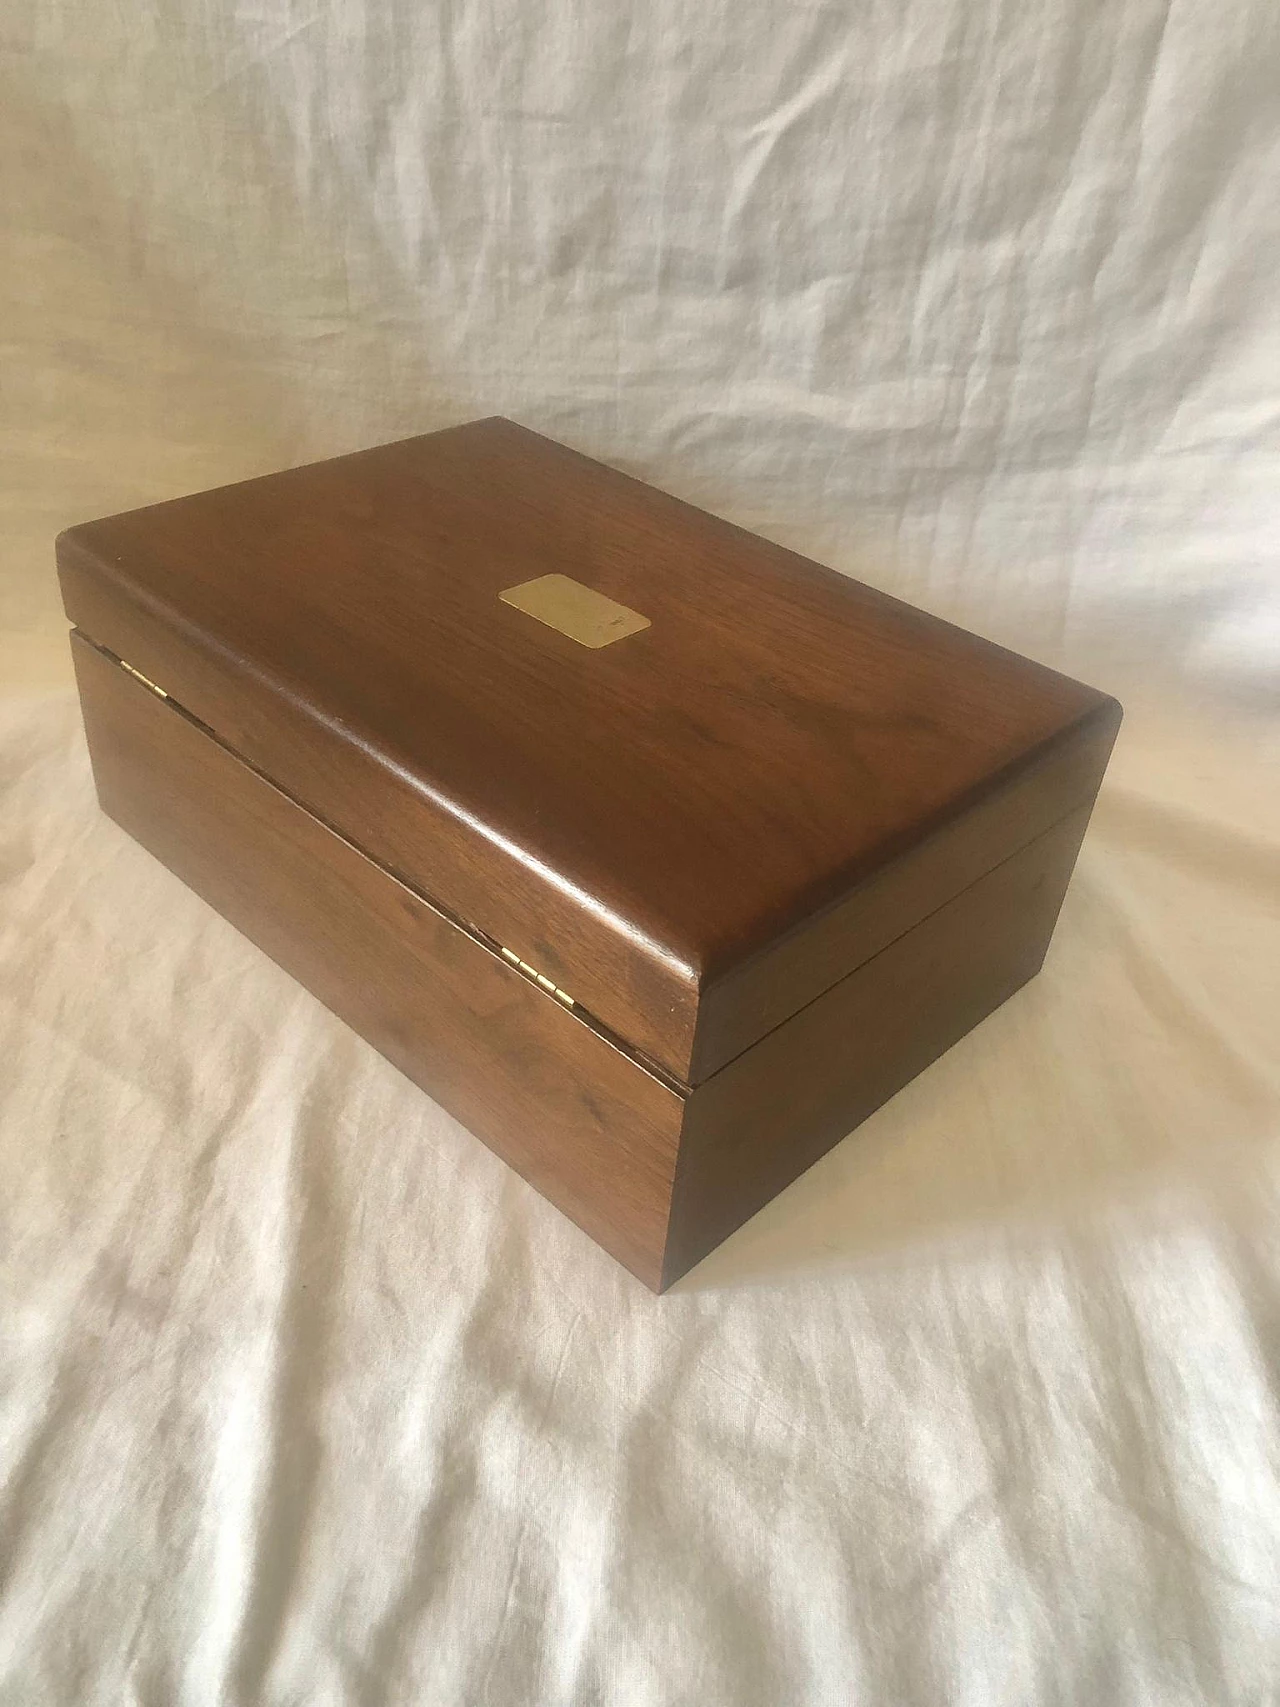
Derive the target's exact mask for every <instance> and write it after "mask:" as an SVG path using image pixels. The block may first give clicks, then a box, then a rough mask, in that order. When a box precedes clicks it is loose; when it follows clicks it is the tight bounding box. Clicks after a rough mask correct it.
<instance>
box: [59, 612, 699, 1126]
mask: <svg viewBox="0 0 1280 1707" xmlns="http://www.w3.org/2000/svg"><path fill="white" fill-rule="evenodd" d="M72 633H73V634H75V635H76V636H77V637H78V638H79V639H80V640H83V641H84V643H85V644H86V645H87V646H92V648H93V650H94V651H95V652H97V653H98V654H99V655H100V656H102V657H103V658H105V659H107V661H108V662H109V663H112V664H114V665H116V667H117V668H118V669H120V670H123V671H124V672H125V673H126V674H127V675H129V676H131V677H132V678H133V680H134V681H136V682H137V683H138V684H139V686H141V687H143V688H145V689H146V690H147V692H148V693H150V694H151V695H152V696H153V697H154V698H155V699H159V700H162V701H163V702H164V704H165V705H166V706H168V707H169V709H170V710H172V711H174V712H176V713H177V714H178V716H179V717H181V718H183V719H184V720H185V721H186V722H187V723H190V724H191V725H192V727H193V728H195V729H198V730H199V731H200V733H201V734H202V735H204V736H207V738H208V739H209V740H210V741H212V742H213V743H214V745H215V746H217V747H220V748H221V749H222V751H223V752H224V753H226V754H228V756H229V757H231V758H233V759H234V760H235V761H236V763H237V764H239V765H243V766H244V768H245V770H247V771H249V772H250V773H251V774H252V775H253V776H256V777H257V778H258V779H259V781H260V782H265V783H266V784H267V786H268V788H272V789H274V790H275V792H276V793H277V794H279V795H281V796H282V797H283V798H284V799H285V800H287V801H288V802H289V804H290V805H291V806H296V807H297V808H298V810H299V811H300V812H305V813H306V814H307V816H308V817H309V818H312V819H314V820H315V822H316V823H317V824H319V825H321V826H322V828H324V829H325V830H327V831H328V832H329V834H330V835H331V836H335V837H336V838H337V840H338V841H340V842H342V843H343V844H344V845H345V846H347V847H349V848H350V849H351V850H352V852H353V853H357V854H359V855H360V857H361V859H364V860H367V861H368V863H369V864H370V865H371V866H373V867H374V868H375V870H377V871H380V872H381V873H382V874H383V876H384V877H386V878H388V879H390V881H391V882H392V883H395V884H398V885H399V887H400V888H401V889H404V890H406V891H407V892H408V893H409V894H410V895H412V896H413V897H414V899H415V900H416V901H419V902H421V903H422V905H423V906H424V907H429V908H430V910H431V911H432V912H433V913H435V914H436V915H437V917H438V918H440V919H442V920H443V921H444V922H445V924H447V925H450V926H452V927H453V929H454V930H456V931H460V932H461V933H462V935H463V936H465V937H467V938H468V939H469V940H470V941H471V942H474V943H476V944H477V946H479V947H480V948H483V949H484V950H485V952H486V953H488V954H491V955H492V956H493V957H494V959H496V960H500V961H501V962H502V964H503V965H504V966H506V967H508V968H509V969H510V970H511V971H512V972H514V973H516V975H517V976H518V977H520V978H521V979H522V980H523V981H524V982H525V983H527V984H530V985H532V986H533V988H534V989H535V990H536V991H537V992H538V993H539V994H540V995H544V996H546V997H547V998H548V1000H551V1001H554V1002H555V1004H556V1006H557V1007H559V1008H562V1009H563V1010H564V1012H565V1013H567V1014H568V1015H569V1016H570V1017H571V1018H572V1019H575V1020H577V1021H578V1023H579V1024H580V1025H584V1026H586V1028H587V1030H588V1031H593V1032H595V1034H596V1036H597V1037H599V1038H600V1039H601V1041H602V1042H604V1043H607V1044H608V1045H609V1047H610V1048H611V1049H613V1050H615V1051H616V1052H617V1053H618V1054H619V1055H622V1056H625V1057H626V1059H627V1060H628V1061H630V1062H631V1063H632V1065H633V1066H636V1067H638V1068H639V1069H640V1071H641V1072H642V1073H646V1074H648V1076H649V1077H650V1078H651V1079H656V1080H657V1081H658V1083H659V1084H660V1085H662V1086H663V1087H664V1088H665V1089H666V1090H669V1091H672V1092H674V1093H675V1095H677V1096H679V1097H682V1098H687V1097H689V1096H690V1095H691V1094H692V1091H693V1087H692V1086H691V1085H688V1084H686V1083H685V1082H684V1081H683V1080H682V1079H678V1078H677V1077H676V1076H675V1074H674V1073H671V1072H668V1071H667V1069H666V1068H665V1067H663V1066H661V1065H660V1064H659V1063H658V1062H657V1061H653V1060H650V1059H649V1058H648V1057H647V1056H646V1055H645V1054H644V1053H643V1051H641V1050H638V1049H636V1048H635V1047H634V1046H633V1045H632V1044H630V1043H628V1042H627V1040H626V1039H625V1038H624V1037H622V1036H620V1035H619V1033H618V1032H616V1031H614V1030H613V1028H612V1026H609V1025H606V1024H605V1022H604V1021H603V1020H601V1019H598V1018H597V1017H596V1015H595V1014H593V1013H592V1012H591V1011H590V1009H588V1008H585V1007H583V1005H582V1003H581V1002H579V1001H577V1000H576V999H575V998H574V997H573V996H571V995H570V994H569V992H568V991H567V990H564V989H561V987H560V986H559V985H558V984H555V983H553V982H552V980H551V979H550V978H548V977H546V975H545V974H544V973H541V972H539V971H538V970H537V969H536V967H533V966H531V965H530V964H529V963H528V961H526V960H522V959H521V957H520V956H519V955H518V954H517V953H516V952H515V950H514V949H511V948H507V947H506V946H505V945H504V944H503V943H501V942H499V941H498V939H497V938H496V937H494V936H491V935H490V934H489V932H488V931H485V930H482V929H481V927H480V926H479V925H476V924H472V923H471V922H470V921H469V920H467V919H464V918H463V917H462V916H461V915H460V914H458V913H455V912H454V911H453V909H452V908H451V907H448V906H446V905H445V903H444V902H442V901H439V900H437V899H436V898H435V896H433V895H429V894H428V893H427V892H426V891H425V890H424V889H421V888H420V887H419V886H418V885H417V884H416V883H411V882H410V881H409V879H408V878H407V877H404V876H403V875H402V874H401V873H400V872H398V871H395V870H394V869H393V868H392V867H391V866H389V865H387V864H385V863H384V862H383V861H382V860H380V859H375V858H374V856H373V855H372V854H371V853H370V852H369V851H368V849H367V848H363V847H361V845H360V843H359V842H357V841H356V840H355V839H354V838H353V837H351V836H349V835H348V834H347V833H346V831H345V830H342V829H339V827H338V826H337V825H336V824H335V823H333V821H332V820H331V819H329V818H326V817H325V816H324V814H323V813H322V812H317V811H316V810H315V808H314V807H312V806H309V805H308V804H307V802H306V801H305V800H301V799H299V797H298V796H297V795H296V794H292V793H291V792H290V791H289V790H288V789H287V788H283V787H281V785H280V784H279V783H278V782H277V781H276V780H275V778H274V777H273V776H271V775H270V774H269V773H268V772H266V771H264V770H263V769H262V768H261V767H260V766H258V765H255V764H254V763H253V761H252V760H251V759H247V758H246V757H245V756H244V754H243V753H241V752H238V751H237V750H236V748H235V747H233V746H232V745H231V744H230V743H229V742H227V741H224V740H223V739H222V737H221V736H220V735H219V734H218V732H217V730H216V729H213V728H211V727H210V725H209V724H207V723H205V722H204V721H203V719H201V718H199V717H197V716H196V715H195V713H194V712H191V711H188V710H187V708H186V706H185V705H183V704H182V702H181V701H180V700H177V699H175V698H174V697H173V695H172V694H171V693H168V692H166V691H165V689H164V688H162V687H160V686H159V684H158V683H156V682H153V681H152V680H151V678H150V677H149V676H144V675H143V673H142V671H141V670H137V669H135V668H134V667H133V665H132V664H130V663H129V662H128V661H127V660H126V659H124V658H122V657H120V655H119V654H118V653H116V652H113V651H112V650H111V649H110V647H108V646H102V645H100V644H99V643H98V642H97V641H96V640H94V639H93V638H92V637H91V636H90V635H88V634H86V633H85V631H84V630H83V629H82V628H75V629H73V630H72Z"/></svg>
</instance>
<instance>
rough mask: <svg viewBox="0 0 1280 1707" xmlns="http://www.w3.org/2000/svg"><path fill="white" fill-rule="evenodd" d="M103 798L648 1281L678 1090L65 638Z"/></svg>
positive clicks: (675, 1134) (662, 1214)
mask: <svg viewBox="0 0 1280 1707" xmlns="http://www.w3.org/2000/svg"><path fill="white" fill-rule="evenodd" d="M72 650H73V653H74V656H75V664H76V674H77V677H78V680H79V684H80V693H81V700H82V704H83V707H84V716H85V728H86V731H87V733H88V738H89V750H90V753H91V756H92V759H93V769H94V777H95V780H96V783H97V787H98V793H99V798H100V800H101V802H102V806H103V808H104V810H105V811H106V812H107V813H109V814H110V816H111V817H112V818H114V819H115V820H116V822H117V823H119V824H121V825H122V826H123V827H124V828H125V829H126V830H128V831H129V832H130V833H131V834H132V835H134V836H135V837H136V838H137V839H138V840H139V841H140V842H141V843H142V844H143V845H144V846H145V847H147V848H149V849H150V850H151V851H152V853H154V854H155V855H156V856H157V857H158V858H159V859H161V860H163V862H164V863H165V865H167V866H168V867H169V868H170V870H172V871H174V872H176V873H177V875H178V876H179V877H181V878H182V879H183V881H184V882H186V883H188V884H189V885H190V886H191V888H193V889H194V890H195V891H196V892H197V894H199V895H202V896H203V897H204V898H205V900H207V901H208V902H210V904H211V905H212V906H214V907H216V908H217V910H218V911H219V912H220V913H222V914H223V915H224V916H225V917H226V918H228V919H229V920H231V922H232V923H233V924H234V925H237V926H238V927H239V928H240V929H241V930H242V931H243V932H244V933H245V935H246V936H248V937H250V938H251V939H252V940H253V941H254V942H256V943H257V944H258V946H259V947H260V948H262V949H264V950H265V951H266V953H267V954H269V955H270V956H271V958H272V959H273V960H275V961H276V962H278V964H279V965H281V966H283V967H284V968H285V970H286V971H288V972H290V973H292V974H293V976H294V977H295V978H297V979H298V981H299V982H300V983H302V984H304V985H305V986H306V987H307V988H308V989H309V990H310V991H311V992H312V993H313V994H314V995H316V996H318V997H319V999H320V1000H321V1001H322V1002H323V1003H324V1004H325V1005H326V1006H327V1007H329V1008H331V1009H332V1011H333V1012H334V1013H336V1014H338V1015H339V1016H340V1017H341V1018H343V1019H345V1020H346V1021H348V1023H349V1024H350V1025H352V1026H353V1027H354V1029H355V1030H356V1031H358V1032H360V1033H361V1035H362V1036H364V1037H365V1038H367V1039H368V1040H369V1042H371V1043H372V1044H373V1045H374V1046H375V1047H376V1048H377V1049H379V1050H380V1051H381V1052H382V1053H383V1054H384V1055H386V1056H387V1057H388V1059H389V1060H391V1061H393V1062H395V1064H396V1065H397V1066H398V1067H399V1068H401V1070H402V1071H403V1072H405V1073H406V1074H407V1075H408V1076H409V1077H410V1078H411V1079H413V1080H414V1081H415V1082H416V1083H418V1084H419V1085H421V1086H422V1087H423V1089H424V1090H426V1091H428V1092H430V1094H431V1095H432V1096H433V1097H435V1098H436V1100H437V1101H439V1102H440V1103H441V1104H443V1106H444V1107H445V1108H447V1109H448V1110H449V1112H450V1113H451V1114H453V1115H455V1116H456V1117H457V1118H458V1119H459V1120H461V1121H462V1122H464V1124H466V1125H467V1126H469V1127H470V1128H471V1130H472V1131H473V1132H475V1133H476V1134H478V1135H479V1136H480V1137H482V1138H483V1139H484V1141H485V1142H486V1143H487V1144H488V1145H489V1146H490V1148H492V1149H494V1150H496V1151H497V1153H498V1154H499V1155H500V1156H502V1157H503V1159H504V1160H505V1161H507V1162H509V1163H510V1164H511V1166H512V1167H514V1168H515V1169H516V1170H517V1171H518V1172H519V1173H521V1174H522V1175H523V1176H524V1177H525V1178H526V1179H527V1180H529V1181H530V1183H531V1184H532V1185H534V1186H535V1187H536V1188H537V1189H538V1190H539V1191H540V1192H541V1193H542V1194H543V1196H545V1197H547V1198H549V1199H550V1200H551V1202H553V1203H554V1204H556V1205H557V1207H558V1208H560V1209H562V1210H563V1211H564V1212H565V1214H567V1215H568V1216H570V1218H571V1219H573V1220H574V1221H576V1222H577V1223H578V1225H579V1226H580V1227H582V1228H584V1229H585V1231H586V1232H588V1233H589V1234H590V1235H591V1237H592V1238H593V1239H595V1240H596V1241H597V1242H598V1243H599V1244H601V1245H603V1246H604V1248H605V1249H606V1250H607V1251H609V1252H610V1253H611V1254H612V1255H613V1256H615V1257H616V1258H617V1259H618V1261H619V1262H621V1263H623V1264H624V1265H625V1266H626V1267H627V1268H629V1269H630V1270H631V1271H632V1273H633V1274H636V1275H637V1276H639V1278H640V1279H641V1280H643V1281H644V1282H645V1283H646V1284H647V1285H649V1286H653V1287H657V1286H659V1285H660V1284H661V1271H662V1258H663V1250H664V1247H665V1242H666V1222H667V1211H668V1205H669V1201H670V1192H671V1179H672V1174H673V1171H674V1166H675V1156H676V1146H677V1142H678V1138H679V1131H680V1122H681V1118H682V1115H683V1107H684V1103H683V1099H682V1097H680V1096H679V1095H678V1094H677V1093H675V1092H674V1091H672V1090H671V1089H669V1088H668V1087H667V1086H666V1085H663V1084H661V1083H659V1082H658V1081H657V1080H656V1079H654V1078H653V1077H652V1076H651V1075H649V1074H648V1073H646V1072H644V1071H642V1070H641V1068H639V1067H638V1066H636V1065H635V1063H634V1062H633V1061H630V1060H628V1059H627V1058H626V1057H625V1056H623V1055H621V1054H620V1053H619V1052H618V1051H617V1050H616V1049H615V1048H613V1047H612V1046H611V1045H610V1044H609V1043H607V1042H606V1041H604V1040H603V1039H602V1038H601V1037H599V1036H597V1035H596V1033H595V1032H593V1031H592V1030H591V1029H589V1027H588V1026H586V1025H584V1024H583V1023H582V1022H581V1021H580V1020H578V1019H577V1018H575V1016H574V1015H573V1014H572V1013H570V1012H569V1011H568V1010H566V1009H565V1008H564V1007H563V1006H562V1005H561V1004H560V1003H559V1002H558V1001H556V999H555V998H554V997H553V996H549V995H546V994H545V993H544V992H543V991H541V990H540V989H538V988H537V987H536V986H535V985H532V984H530V983H529V982H528V981H527V980H526V979H525V978H522V977H521V975H520V974H519V973H518V972H516V971H514V970H513V969H512V968H511V967H510V966H508V965H506V964H505V962H503V960H502V959H501V958H500V957H498V956H497V955H495V954H494V953H492V952H490V951H489V950H487V949H485V948H484V947H482V946H481V945H479V944H477V943H476V942H474V941H473V940H472V939H471V938H470V937H468V936H467V935H466V934H465V933H464V932H463V931H461V930H459V929H458V928H457V927H456V926H455V925H453V924H452V923H450V922H449V921H448V920H447V919H445V918H443V917H442V916H441V915H440V914H439V913H437V912H436V911H435V910H434V909H433V908H432V907H430V906H429V905H428V904H427V903H426V902H425V901H424V900H423V899H422V898H421V897H420V896H418V895H416V894H414V893H413V892H412V891H411V890H409V889H407V888H405V887H404V886H403V885H402V884H400V883H398V882H396V881H395V880H394V879H393V878H391V877H389V876H388V875H387V874H386V873H385V872H383V871H382V870H380V869H379V868H378V867H377V866H375V865H373V864H371V863H370V861H369V860H368V859H366V858H365V857H364V856H363V855H362V854H360V853H359V852H357V851H356V850H355V849H354V848H352V847H351V846H350V845H349V844H348V843H347V842H345V841H344V840H343V839H342V838H341V837H339V836H337V835H335V834H334V833H333V832H332V831H331V830H329V829H327V828H326V827H325V826H324V825H322V824H320V823H318V822H317V821H316V819H315V818H313V817H312V816H311V815H310V814H308V813H307V812H305V811H304V810H303V809H302V808H301V807H299V806H298V805H296V804H295V803H294V802H293V801H291V800H289V799H288V798H287V797H286V796H285V795H283V794H282V793H281V792H280V791H279V790H278V789H276V788H274V787H273V786H272V785H271V784H270V783H269V782H267V781H266V780H264V779H263V778H262V777H260V776H257V775H255V774H254V773H253V772H252V771H251V770H249V769H248V768H247V767H246V766H245V765H244V764H242V763H241V762H240V761H239V760H238V759H237V758H235V757H233V756H232V755H231V754H230V753H228V752H227V751H226V750H225V749H224V748H223V747H221V746H220V745H218V744H217V743H216V742H215V741H214V740H212V739H211V738H210V736H209V735H208V734H206V733H205V732H203V731H202V730H201V729H199V728H198V727H197V726H196V725H195V724H194V723H192V722H191V721H189V720H188V719H187V718H185V717H184V716H183V715H182V714H181V712H179V711H178V710H176V709H175V708H174V707H172V706H170V705H167V704H166V703H165V702H164V701H163V700H161V699H159V698H157V696H156V695H155V694H153V693H152V692H150V691H149V690H148V689H147V688H145V687H144V686H142V684H141V683H139V682H138V681H136V680H135V679H134V678H133V677H131V676H129V675H127V674H126V673H125V671H124V670H122V669H121V668H120V667H119V665H118V664H116V663H114V662H113V661H111V660H110V659H108V658H107V657H105V656H104V655H103V654H102V653H101V652H99V651H98V650H96V649H95V648H94V647H92V646H90V645H88V644H87V643H86V642H85V641H84V640H83V639H82V638H81V637H80V636H78V635H76V636H73V637H72Z"/></svg>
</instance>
